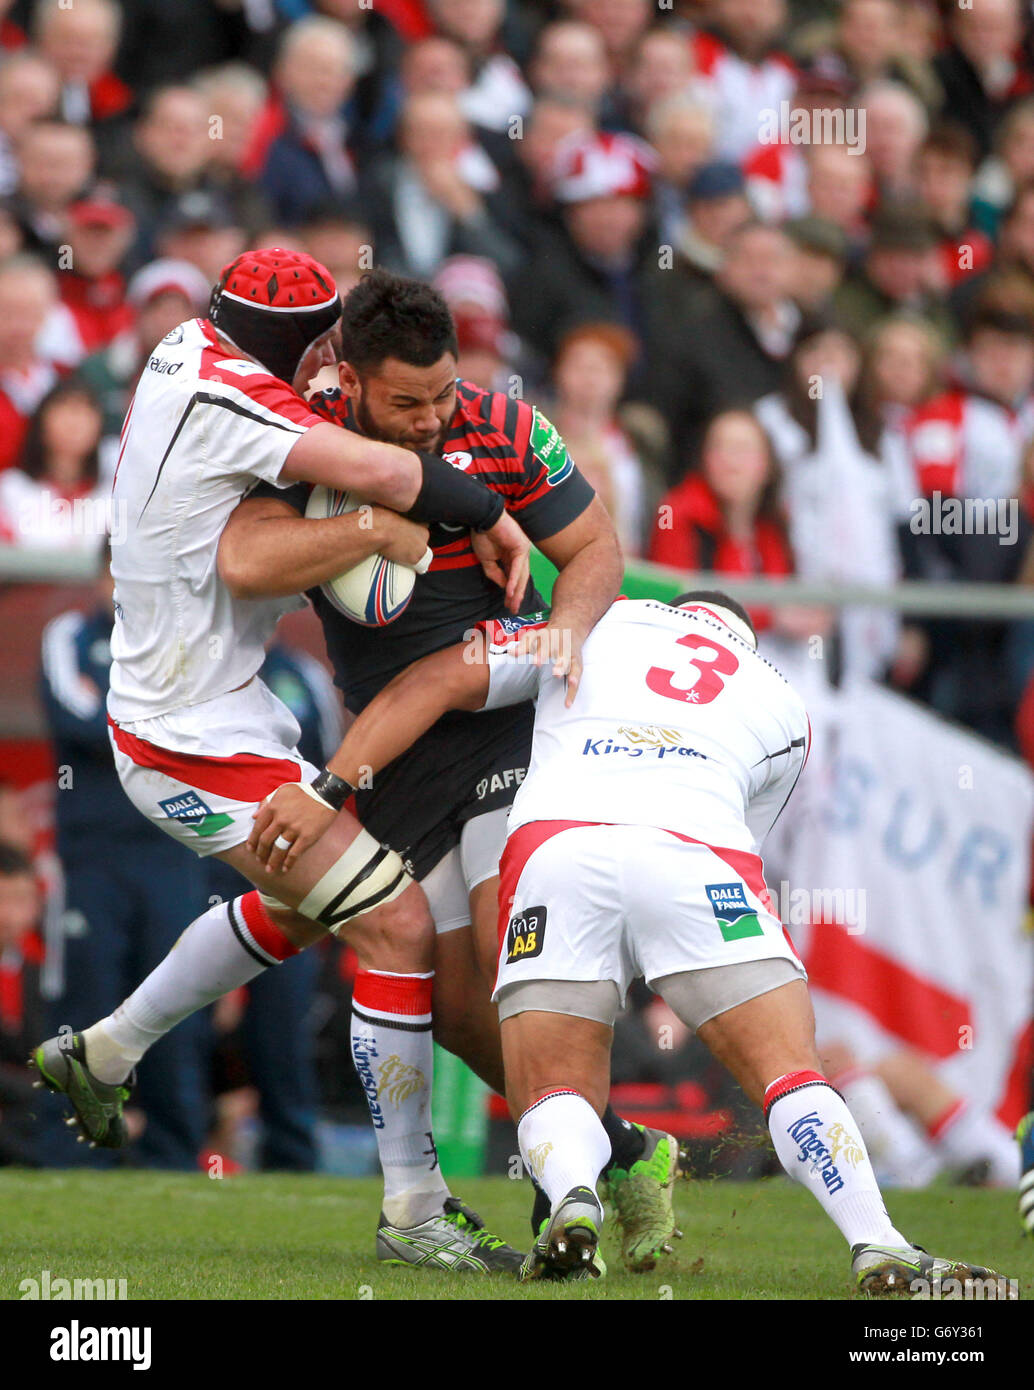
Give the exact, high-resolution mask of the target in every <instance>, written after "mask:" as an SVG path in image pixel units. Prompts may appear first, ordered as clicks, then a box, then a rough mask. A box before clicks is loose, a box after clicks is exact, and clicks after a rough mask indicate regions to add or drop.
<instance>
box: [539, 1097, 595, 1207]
mask: <svg viewBox="0 0 1034 1390" xmlns="http://www.w3.org/2000/svg"><path fill="white" fill-rule="evenodd" d="M517 1142H518V1144H519V1145H520V1148H521V1158H523V1159H524V1164H525V1167H526V1168H527V1170H528V1172H529V1173H531V1175H532V1176H533V1177H534V1178H535V1179H536V1181H537V1182H538V1183H539V1185H540V1186H541V1187H542V1188H543V1189H544V1190H545V1193H546V1196H547V1197H548V1198H549V1201H550V1205H551V1207H553V1208H554V1209H555V1208H556V1204H557V1203H558V1202H559V1201H560V1199H561V1198H562V1197H566V1196H567V1194H568V1192H570V1190H571V1188H572V1187H588V1188H590V1189H591V1190H592V1191H593V1192H595V1191H596V1183H597V1180H598V1179H599V1176H600V1170H601V1169H602V1168H603V1165H604V1164H605V1163H606V1162H607V1161H608V1160H609V1158H610V1140H609V1139H608V1138H607V1131H606V1130H605V1129H604V1128H603V1125H602V1124H601V1123H600V1117H599V1116H598V1115H597V1114H596V1111H595V1110H594V1109H593V1108H592V1106H591V1105H590V1104H589V1102H588V1101H587V1100H586V1099H585V1097H584V1096H583V1095H581V1094H580V1093H579V1092H578V1091H570V1090H564V1091H551V1092H550V1094H549V1095H548V1096H543V1097H542V1098H541V1100H537V1101H536V1102H535V1103H534V1105H529V1106H528V1108H527V1110H525V1112H524V1114H523V1115H522V1116H521V1118H520V1120H519V1121H518V1124H517Z"/></svg>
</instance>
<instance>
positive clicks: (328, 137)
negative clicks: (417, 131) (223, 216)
mask: <svg viewBox="0 0 1034 1390" xmlns="http://www.w3.org/2000/svg"><path fill="white" fill-rule="evenodd" d="M355 73H356V55H355V41H354V40H353V38H352V36H351V33H350V31H349V30H348V29H347V28H346V27H345V26H344V25H342V24H338V23H336V22H335V21H334V20H331V19H324V18H322V17H319V16H313V17H312V18H309V19H303V20H299V21H298V22H297V23H296V24H292V25H291V27H290V28H289V29H287V30H286V31H285V33H284V36H283V38H282V40H281V43H280V48H279V50H278V53H277V59H276V65H275V67H274V69H273V79H274V83H275V86H276V94H275V96H274V97H273V98H272V100H271V102H270V105H269V107H268V108H267V111H266V113H265V116H264V117H263V118H262V119H261V120H260V122H259V127H258V129H257V130H256V136H255V138H256V145H255V147H254V148H253V150H252V151H251V154H250V156H249V159H248V161H247V162H246V165H245V172H246V173H253V174H257V177H258V181H259V183H260V185H261V187H262V189H263V190H264V192H265V194H266V196H267V198H268V199H269V202H270V205H271V207H272V209H273V212H274V215H275V216H276V217H277V218H278V219H279V220H280V221H282V222H283V223H285V225H286V226H288V227H293V226H296V225H297V224H298V223H299V222H302V221H304V220H305V217H306V215H307V214H308V213H309V211H310V210H311V209H312V208H314V207H315V206H316V205H317V204H319V203H324V202H326V201H327V199H328V198H343V197H347V196H349V195H351V194H353V193H354V192H355V189H356V151H355V150H354V149H353V148H352V132H351V131H350V129H349V125H348V122H347V119H346V115H345V107H346V103H347V102H348V99H349V97H350V96H351V94H352V91H353V88H354V86H355Z"/></svg>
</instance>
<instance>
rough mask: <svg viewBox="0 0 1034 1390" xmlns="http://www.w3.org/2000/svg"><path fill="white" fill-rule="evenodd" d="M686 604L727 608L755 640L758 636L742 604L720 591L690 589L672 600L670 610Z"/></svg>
mask: <svg viewBox="0 0 1034 1390" xmlns="http://www.w3.org/2000/svg"><path fill="white" fill-rule="evenodd" d="M687 603H713V604H715V605H716V606H717V607H719V608H728V610H729V612H730V613H735V614H736V616H737V618H739V619H740V621H741V622H744V623H746V624H747V626H748V627H749V628H750V630H751V632H753V633H754V636H755V638H756V637H757V635H758V634H757V631H756V630H755V627H754V624H753V622H752V621H751V617H750V614H749V613H748V612H747V610H746V609H745V608H744V606H743V604H742V603H740V602H739V601H738V600H737V599H734V598H730V597H729V595H728V594H723V593H722V591H721V589H691V590H690V592H689V593H688V594H679V596H678V598H673V599H672V601H671V606H672V608H682V607H684V605H685V604H687Z"/></svg>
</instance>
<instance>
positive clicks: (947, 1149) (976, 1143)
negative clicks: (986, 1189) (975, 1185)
mask: <svg viewBox="0 0 1034 1390" xmlns="http://www.w3.org/2000/svg"><path fill="white" fill-rule="evenodd" d="M927 1133H928V1134H929V1136H930V1138H931V1139H932V1140H933V1142H934V1143H935V1144H937V1145H938V1146H939V1147H940V1148H941V1150H942V1151H943V1152H944V1153H945V1154H946V1155H947V1158H948V1161H949V1162H950V1163H951V1165H952V1167H956V1168H968V1167H970V1165H971V1164H974V1163H983V1162H985V1161H986V1162H987V1163H988V1164H989V1165H990V1170H989V1172H988V1182H989V1183H991V1185H992V1186H994V1187H1015V1186H1016V1184H1017V1183H1018V1182H1019V1180H1020V1150H1019V1146H1018V1145H1017V1143H1016V1140H1015V1139H1014V1138H1013V1137H1012V1135H1011V1134H1010V1133H1009V1131H1008V1130H1007V1129H1006V1128H1005V1126H1004V1125H1003V1124H1002V1123H1001V1122H1000V1121H998V1120H996V1119H995V1117H994V1116H993V1115H991V1114H989V1113H988V1111H986V1110H981V1109H980V1108H979V1107H977V1106H975V1105H970V1104H969V1102H967V1101H965V1100H962V1099H961V1098H960V1099H959V1100H957V1101H956V1102H955V1103H954V1104H953V1105H952V1106H950V1107H949V1108H948V1110H947V1111H945V1113H944V1114H942V1115H939V1116H938V1117H937V1119H936V1120H935V1121H934V1122H933V1124H932V1125H930V1127H929V1129H928V1130H927Z"/></svg>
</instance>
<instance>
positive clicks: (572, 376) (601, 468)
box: [550, 323, 667, 556]
mask: <svg viewBox="0 0 1034 1390" xmlns="http://www.w3.org/2000/svg"><path fill="white" fill-rule="evenodd" d="M636 355H637V345H636V342H635V340H634V339H633V338H632V336H631V334H630V333H628V332H627V331H626V330H625V329H623V328H620V327H619V326H618V325H616V324H610V323H586V324H581V325H580V326H579V327H577V328H573V329H571V330H570V331H569V332H568V333H566V334H565V335H564V337H563V338H562V339H561V340H560V343H559V346H558V347H557V351H556V357H555V358H554V361H553V386H554V391H555V403H554V404H553V405H552V406H551V407H550V418H551V419H552V421H553V423H554V424H555V425H556V427H557V429H559V431H560V433H561V434H562V435H563V436H564V438H565V439H566V441H567V447H568V448H569V449H570V450H571V453H572V456H573V457H574V458H576V459H577V460H578V466H579V468H583V467H584V468H588V464H587V463H585V462H583V461H584V460H586V459H596V460H597V461H598V462H597V470H596V471H597V473H598V474H599V476H598V477H597V476H592V477H591V479H590V480H591V481H592V483H593V486H594V487H595V486H596V483H597V482H600V483H601V484H602V486H601V487H600V488H599V489H598V490H599V491H600V493H601V495H604V494H607V493H609V496H610V498H611V503H610V506H609V507H608V510H609V511H610V514H611V517H612V519H613V521H614V525H615V527H616V528H617V533H618V536H619V538H620V540H621V548H622V550H623V551H624V553H625V554H626V555H633V556H634V555H642V554H643V553H644V552H645V549H646V544H647V539H648V533H649V529H650V515H651V512H652V509H653V504H654V503H655V502H656V500H657V498H658V497H659V495H660V493H661V491H662V476H663V462H664V459H665V455H666V452H667V437H666V432H665V429H664V424H663V422H662V421H661V419H660V417H659V416H657V415H656V413H655V412H653V411H651V410H650V407H649V406H644V405H628V406H626V407H624V408H622V407H621V406H620V405H619V403H620V401H621V399H622V397H623V396H624V394H625V384H626V381H627V377H628V372H629V368H630V367H631V365H632V363H633V362H634V361H635V358H636ZM588 471H589V473H590V474H592V473H593V470H592V469H591V468H588Z"/></svg>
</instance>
